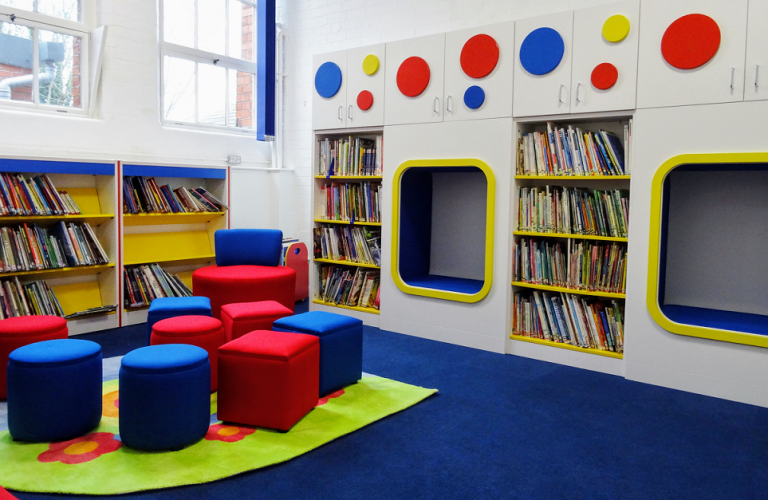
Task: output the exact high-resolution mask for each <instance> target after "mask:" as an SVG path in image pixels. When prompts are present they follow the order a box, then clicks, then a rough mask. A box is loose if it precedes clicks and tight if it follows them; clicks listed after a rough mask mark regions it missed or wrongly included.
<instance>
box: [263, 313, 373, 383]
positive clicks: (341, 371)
mask: <svg viewBox="0 0 768 500" xmlns="http://www.w3.org/2000/svg"><path fill="white" fill-rule="evenodd" d="M272 330H274V331H276V332H296V333H306V334H309V335H314V336H316V337H319V338H320V397H323V396H326V395H328V394H330V393H332V392H335V391H338V390H339V389H341V388H342V387H346V386H348V385H350V384H354V383H356V382H357V381H358V380H360V379H361V378H362V376H363V322H362V321H361V320H359V319H355V318H350V317H349V316H343V315H341V314H333V313H328V312H322V311H311V312H308V313H303V314H297V315H295V316H288V317H286V318H280V319H278V320H277V321H275V322H274V323H273V324H272Z"/></svg>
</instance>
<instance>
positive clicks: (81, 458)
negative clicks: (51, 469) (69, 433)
mask: <svg viewBox="0 0 768 500" xmlns="http://www.w3.org/2000/svg"><path fill="white" fill-rule="evenodd" d="M121 446H123V443H121V442H120V441H118V440H117V439H115V435H114V434H112V433H111V432H94V433H92V434H88V435H85V436H83V437H79V438H75V439H70V440H69V441H62V442H60V443H51V444H50V445H48V450H47V451H44V452H42V453H41V454H40V455H38V457H37V460H38V462H43V463H46V462H61V463H63V464H68V465H74V464H82V463H84V462H90V461H91V460H94V459H96V458H99V457H100V456H102V455H104V454H106V453H112V452H113V451H117V450H119V449H120V447H121Z"/></svg>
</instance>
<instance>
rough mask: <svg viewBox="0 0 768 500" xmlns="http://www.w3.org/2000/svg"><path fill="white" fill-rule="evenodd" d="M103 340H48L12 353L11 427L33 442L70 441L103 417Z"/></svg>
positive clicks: (14, 433)
mask: <svg viewBox="0 0 768 500" xmlns="http://www.w3.org/2000/svg"><path fill="white" fill-rule="evenodd" d="M101 383H102V372H101V346H100V345H99V344H97V343H96V342H91V341H88V340H75V339H60V340H46V341H44V342H36V343H34V344H29V345H25V346H24V347H20V348H18V349H16V350H15V351H13V352H12V353H11V354H10V356H9V357H8V431H9V432H10V434H11V436H12V437H13V439H16V440H18V441H30V442H50V441H66V440H68V439H73V438H76V437H78V436H81V435H83V434H86V433H87V432H88V431H90V430H91V429H93V428H94V427H96V426H97V425H99V422H100V421H101Z"/></svg>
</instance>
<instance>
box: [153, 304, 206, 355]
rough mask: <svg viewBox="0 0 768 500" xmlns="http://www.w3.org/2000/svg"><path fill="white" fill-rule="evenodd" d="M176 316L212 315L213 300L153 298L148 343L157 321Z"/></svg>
mask: <svg viewBox="0 0 768 500" xmlns="http://www.w3.org/2000/svg"><path fill="white" fill-rule="evenodd" d="M176 316H211V300H210V299H209V298H208V297H159V298H157V299H155V300H153V301H152V304H150V306H149V312H148V313H147V345H149V343H150V339H151V337H152V327H153V326H154V325H155V323H157V322H158V321H162V320H164V319H168V318H174V317H176Z"/></svg>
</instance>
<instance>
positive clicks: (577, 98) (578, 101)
mask: <svg viewBox="0 0 768 500" xmlns="http://www.w3.org/2000/svg"><path fill="white" fill-rule="evenodd" d="M580 88H581V84H580V83H577V84H576V105H578V104H579V103H580V102H581V101H580V100H579V89H580Z"/></svg>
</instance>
